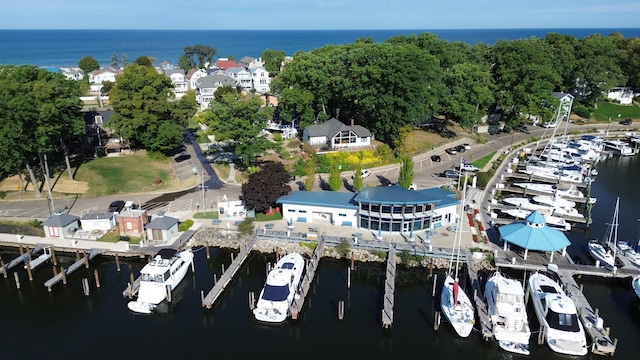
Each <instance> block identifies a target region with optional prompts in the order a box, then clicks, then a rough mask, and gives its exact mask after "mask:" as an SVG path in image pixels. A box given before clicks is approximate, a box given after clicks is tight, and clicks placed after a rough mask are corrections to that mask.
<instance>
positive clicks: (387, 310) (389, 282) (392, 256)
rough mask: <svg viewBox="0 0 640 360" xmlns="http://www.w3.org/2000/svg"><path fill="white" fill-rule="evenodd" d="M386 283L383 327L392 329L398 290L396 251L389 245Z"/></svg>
mask: <svg viewBox="0 0 640 360" xmlns="http://www.w3.org/2000/svg"><path fill="white" fill-rule="evenodd" d="M385 274H386V276H385V281H384V300H383V303H384V306H383V308H382V327H383V328H387V329H388V328H391V325H393V303H394V291H395V289H396V249H394V248H393V246H392V245H391V244H390V245H389V254H388V255H387V271H386V272H385Z"/></svg>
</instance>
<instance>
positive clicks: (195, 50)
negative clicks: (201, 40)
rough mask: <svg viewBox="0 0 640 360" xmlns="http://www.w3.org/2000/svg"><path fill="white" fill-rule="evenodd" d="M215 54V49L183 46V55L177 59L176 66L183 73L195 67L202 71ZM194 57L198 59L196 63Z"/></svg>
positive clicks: (203, 46)
mask: <svg viewBox="0 0 640 360" xmlns="http://www.w3.org/2000/svg"><path fill="white" fill-rule="evenodd" d="M217 52H218V51H217V50H216V49H215V48H213V47H211V46H209V45H194V46H185V48H184V54H183V55H181V56H180V59H178V66H180V68H181V69H183V70H184V71H185V72H186V71H189V70H190V69H193V68H195V67H199V68H201V69H203V68H205V67H206V66H207V64H210V63H211V62H212V61H213V57H214V56H215V55H216V53H217ZM196 57H197V58H198V63H196V61H195V58H196Z"/></svg>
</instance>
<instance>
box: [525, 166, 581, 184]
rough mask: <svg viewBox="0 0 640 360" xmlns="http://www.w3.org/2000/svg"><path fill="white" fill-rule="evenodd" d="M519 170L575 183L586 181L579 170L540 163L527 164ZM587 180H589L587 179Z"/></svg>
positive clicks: (528, 173)
mask: <svg viewBox="0 0 640 360" xmlns="http://www.w3.org/2000/svg"><path fill="white" fill-rule="evenodd" d="M521 172H523V173H525V174H527V175H535V176H538V177H541V178H545V179H553V180H558V181H563V182H568V183H575V184H582V183H585V182H586V181H587V179H585V177H584V176H583V175H582V173H581V172H579V171H572V170H560V169H556V168H552V167H546V166H541V165H533V164H531V165H527V166H526V168H525V169H524V170H521ZM588 181H591V180H590V179H589V180H588Z"/></svg>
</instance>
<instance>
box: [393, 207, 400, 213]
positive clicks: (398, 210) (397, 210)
mask: <svg viewBox="0 0 640 360" xmlns="http://www.w3.org/2000/svg"><path fill="white" fill-rule="evenodd" d="M393 213H394V214H402V206H394V207H393Z"/></svg>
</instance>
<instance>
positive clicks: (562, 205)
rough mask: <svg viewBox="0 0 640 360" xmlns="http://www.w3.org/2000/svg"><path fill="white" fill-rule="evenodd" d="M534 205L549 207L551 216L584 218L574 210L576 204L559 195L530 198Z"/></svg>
mask: <svg viewBox="0 0 640 360" xmlns="http://www.w3.org/2000/svg"><path fill="white" fill-rule="evenodd" d="M532 200H533V202H534V203H538V204H541V205H547V206H551V207H552V208H553V214H557V215H566V216H574V217H584V215H582V214H580V212H578V210H577V209H576V202H575V201H571V200H567V199H565V198H563V197H562V196H560V195H557V194H556V195H536V196H534V197H533V198H532Z"/></svg>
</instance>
